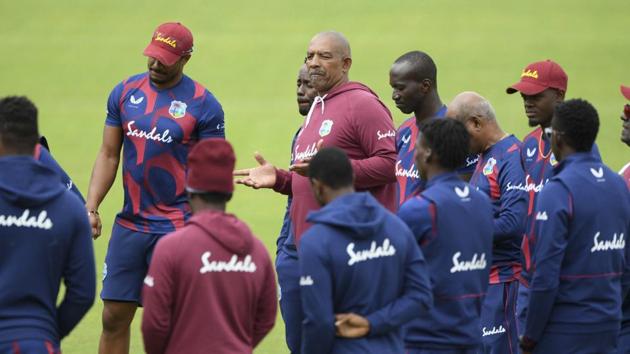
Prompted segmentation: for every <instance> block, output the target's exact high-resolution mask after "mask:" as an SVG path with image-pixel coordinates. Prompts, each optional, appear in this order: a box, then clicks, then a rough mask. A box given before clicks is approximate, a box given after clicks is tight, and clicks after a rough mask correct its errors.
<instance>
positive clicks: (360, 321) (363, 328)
mask: <svg viewBox="0 0 630 354" xmlns="http://www.w3.org/2000/svg"><path fill="white" fill-rule="evenodd" d="M335 329H336V334H337V336H339V337H343V338H360V337H365V336H366V335H367V334H368V333H369V332H370V322H369V321H368V320H367V319H366V318H365V317H362V316H359V315H357V314H354V313H340V314H337V315H335Z"/></svg>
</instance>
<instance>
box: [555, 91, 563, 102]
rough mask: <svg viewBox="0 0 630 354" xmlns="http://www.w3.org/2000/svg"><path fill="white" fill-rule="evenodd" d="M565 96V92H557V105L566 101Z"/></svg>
mask: <svg viewBox="0 0 630 354" xmlns="http://www.w3.org/2000/svg"><path fill="white" fill-rule="evenodd" d="M564 94H565V92H564V91H562V90H556V103H561V102H563V101H564Z"/></svg>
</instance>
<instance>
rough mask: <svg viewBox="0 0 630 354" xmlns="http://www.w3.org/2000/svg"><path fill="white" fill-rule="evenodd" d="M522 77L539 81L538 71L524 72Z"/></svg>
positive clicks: (529, 70)
mask: <svg viewBox="0 0 630 354" xmlns="http://www.w3.org/2000/svg"><path fill="white" fill-rule="evenodd" d="M521 77H531V78H534V79H538V70H531V69H527V70H523V73H522V74H521Z"/></svg>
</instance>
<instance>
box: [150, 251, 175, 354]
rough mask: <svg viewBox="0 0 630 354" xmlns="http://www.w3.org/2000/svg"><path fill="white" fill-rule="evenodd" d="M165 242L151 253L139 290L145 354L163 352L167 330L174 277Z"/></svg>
mask: <svg viewBox="0 0 630 354" xmlns="http://www.w3.org/2000/svg"><path fill="white" fill-rule="evenodd" d="M163 241H168V239H163V240H162V242H158V243H157V245H156V246H155V251H154V252H153V256H152V261H151V265H150V266H149V271H148V273H147V276H146V277H145V279H144V288H143V289H142V303H143V305H144V313H143V315H142V337H143V340H144V349H145V351H146V352H147V353H148V354H160V353H164V351H165V350H166V345H167V344H168V338H169V333H170V329H171V315H172V308H173V293H174V291H175V287H174V284H173V280H174V274H173V271H174V270H173V269H172V265H171V262H170V255H169V248H170V249H172V246H171V247H168V245H166V243H168V242H163Z"/></svg>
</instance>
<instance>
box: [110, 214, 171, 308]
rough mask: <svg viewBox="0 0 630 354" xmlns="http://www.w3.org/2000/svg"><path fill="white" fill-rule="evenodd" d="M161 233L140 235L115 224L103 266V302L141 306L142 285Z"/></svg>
mask: <svg viewBox="0 0 630 354" xmlns="http://www.w3.org/2000/svg"><path fill="white" fill-rule="evenodd" d="M162 236H163V235H162V234H150V233H144V232H137V231H133V230H129V229H127V228H124V227H122V226H120V225H118V224H117V223H114V227H113V228H112V236H111V238H110V239H109V246H108V247H107V255H106V256H105V264H104V265H103V290H102V291H101V299H103V300H112V301H129V302H137V303H139V304H140V303H141V298H140V296H141V294H142V284H143V281H144V277H145V276H146V274H147V271H148V270H149V262H150V261H151V256H152V255H153V248H154V247H155V244H156V243H157V241H158V240H159V239H160V237H162Z"/></svg>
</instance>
